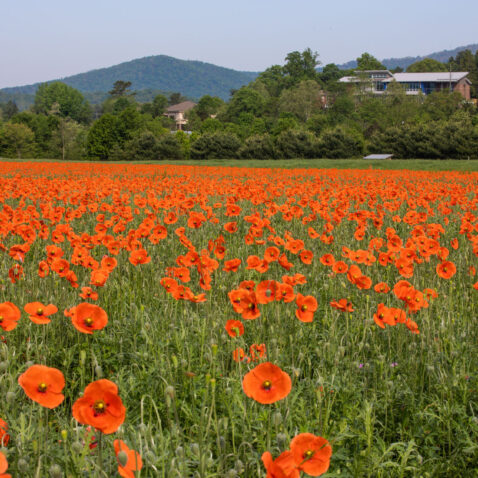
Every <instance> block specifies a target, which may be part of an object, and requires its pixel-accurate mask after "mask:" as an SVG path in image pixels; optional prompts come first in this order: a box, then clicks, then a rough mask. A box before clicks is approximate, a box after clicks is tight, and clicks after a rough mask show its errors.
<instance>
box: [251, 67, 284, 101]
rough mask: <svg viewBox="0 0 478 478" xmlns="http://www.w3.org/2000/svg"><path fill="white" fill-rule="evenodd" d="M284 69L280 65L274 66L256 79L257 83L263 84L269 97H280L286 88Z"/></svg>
mask: <svg viewBox="0 0 478 478" xmlns="http://www.w3.org/2000/svg"><path fill="white" fill-rule="evenodd" d="M284 75H285V72H284V68H283V67H282V66H280V65H272V66H271V67H269V68H267V69H266V70H264V71H263V72H262V73H260V74H259V76H258V77H257V79H256V83H262V84H263V85H264V87H265V88H266V90H267V92H268V93H269V95H271V96H272V97H278V96H280V94H281V93H282V90H283V89H284V88H285V87H286V82H285V80H284Z"/></svg>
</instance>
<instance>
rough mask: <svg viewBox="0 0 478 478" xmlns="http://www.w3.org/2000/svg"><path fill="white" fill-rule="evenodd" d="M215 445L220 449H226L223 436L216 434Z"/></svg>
mask: <svg viewBox="0 0 478 478" xmlns="http://www.w3.org/2000/svg"><path fill="white" fill-rule="evenodd" d="M217 447H218V448H219V449H220V450H225V449H226V440H225V439H224V437H223V436H218V437H217Z"/></svg>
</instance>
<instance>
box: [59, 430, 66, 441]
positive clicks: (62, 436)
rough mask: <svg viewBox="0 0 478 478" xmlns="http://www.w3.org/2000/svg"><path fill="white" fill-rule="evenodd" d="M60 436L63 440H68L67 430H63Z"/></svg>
mask: <svg viewBox="0 0 478 478" xmlns="http://www.w3.org/2000/svg"><path fill="white" fill-rule="evenodd" d="M60 435H61V438H63V440H66V439H67V438H68V432H67V431H66V430H62V431H61V432H60Z"/></svg>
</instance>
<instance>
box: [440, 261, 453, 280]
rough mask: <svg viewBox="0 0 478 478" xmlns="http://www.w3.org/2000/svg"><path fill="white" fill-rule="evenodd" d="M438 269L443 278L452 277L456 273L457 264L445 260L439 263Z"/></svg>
mask: <svg viewBox="0 0 478 478" xmlns="http://www.w3.org/2000/svg"><path fill="white" fill-rule="evenodd" d="M436 271H437V274H438V276H439V277H441V278H442V279H450V278H451V277H453V276H454V275H455V274H456V266H455V264H454V263H453V262H451V261H444V262H442V263H441V264H438V265H437V267H436Z"/></svg>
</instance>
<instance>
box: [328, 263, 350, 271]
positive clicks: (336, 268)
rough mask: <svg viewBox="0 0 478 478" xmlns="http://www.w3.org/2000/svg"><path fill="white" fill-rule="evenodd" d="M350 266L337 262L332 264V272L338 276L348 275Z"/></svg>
mask: <svg viewBox="0 0 478 478" xmlns="http://www.w3.org/2000/svg"><path fill="white" fill-rule="evenodd" d="M348 270H349V266H348V265H347V264H346V263H345V262H344V261H337V262H334V263H333V264H332V271H333V272H335V273H336V274H346V273H347V272H348Z"/></svg>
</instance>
